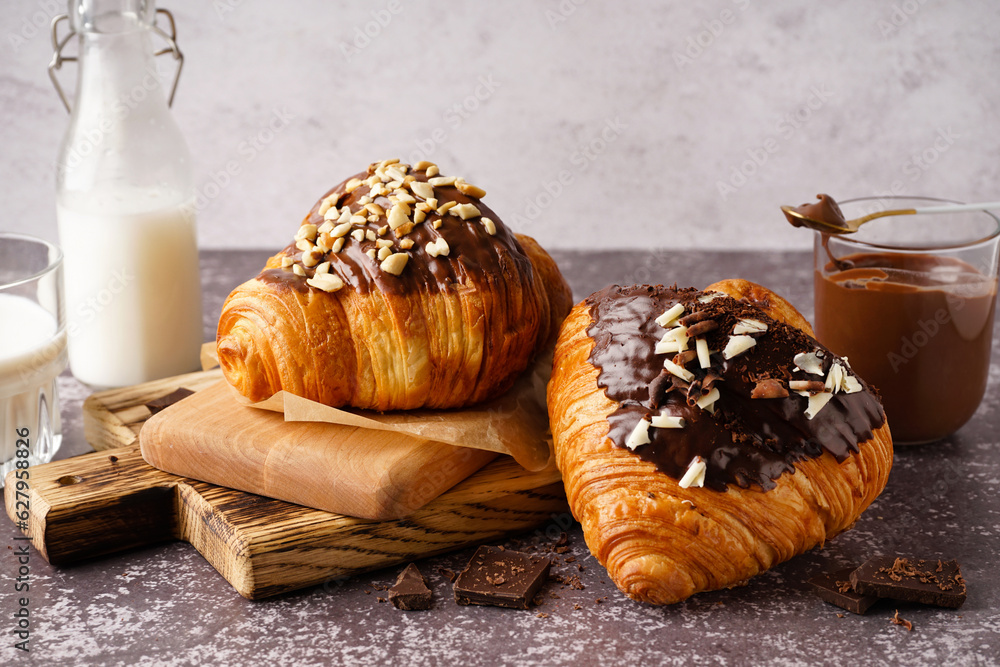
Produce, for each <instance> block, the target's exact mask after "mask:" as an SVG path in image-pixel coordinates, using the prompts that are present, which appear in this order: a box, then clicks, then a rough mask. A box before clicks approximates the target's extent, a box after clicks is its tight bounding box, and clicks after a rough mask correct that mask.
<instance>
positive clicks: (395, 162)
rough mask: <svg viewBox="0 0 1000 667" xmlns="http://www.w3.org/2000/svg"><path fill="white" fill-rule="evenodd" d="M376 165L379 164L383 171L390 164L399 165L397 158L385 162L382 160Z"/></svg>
mask: <svg viewBox="0 0 1000 667" xmlns="http://www.w3.org/2000/svg"><path fill="white" fill-rule="evenodd" d="M378 164H379V166H380V167H382V168H383V169H385V168H386V167H388V166H389V165H391V164H399V158H398V157H391V158H389V159H387V160H382V161H381V162H379V163H378Z"/></svg>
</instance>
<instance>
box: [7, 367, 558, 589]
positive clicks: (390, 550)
mask: <svg viewBox="0 0 1000 667" xmlns="http://www.w3.org/2000/svg"><path fill="white" fill-rule="evenodd" d="M220 377H221V374H220V373H219V372H218V371H206V372H202V373H191V374H188V375H185V376H179V377H177V378H171V379H168V380H160V381H157V382H153V383H148V384H146V385H138V386H136V387H130V388H126V389H118V390H112V391H108V392H101V393H98V394H95V395H93V396H91V397H90V398H89V399H88V400H87V401H86V403H85V404H84V431H85V434H86V435H87V438H88V440H89V441H90V443H91V444H92V445H93V446H94V448H95V449H97V450H99V451H98V452H96V453H93V454H86V455H84V456H78V457H74V458H72V459H66V460H63V461H56V462H53V463H48V464H45V465H42V466H35V467H33V468H32V469H31V488H30V490H29V491H28V496H29V498H28V499H29V502H30V507H31V516H30V518H29V520H28V521H27V524H28V525H27V526H26V527H25V528H24V529H22V530H23V532H24V533H25V534H27V535H30V536H31V538H32V543H33V544H34V546H35V548H36V549H37V550H38V551H39V552H40V553H41V554H42V555H43V556H44V557H45V558H46V559H47V560H49V562H51V563H53V564H55V565H67V564H71V563H75V562H78V561H80V560H84V559H89V558H95V557H99V556H103V555H108V554H112V553H116V552H119V551H123V550H126V549H129V548H133V547H139V546H143V545H148V544H152V543H156V542H161V541H166V540H174V539H179V540H184V541H187V542H189V543H191V544H192V545H193V546H194V547H195V548H196V549H198V551H199V552H200V553H201V554H202V555H203V556H204V557H205V558H206V559H207V560H208V561H209V563H211V564H212V565H213V566H214V567H215V568H216V569H217V570H218V571H219V572H220V573H221V574H222V575H223V576H224V577H225V578H226V579H227V580H228V581H229V582H230V583H231V584H232V585H233V586H234V587H235V588H236V590H237V591H238V592H239V593H240V594H241V595H243V596H244V597H247V598H250V599H259V598H264V597H268V596H271V595H276V594H279V593H284V592H287V591H292V590H296V589H299V588H304V587H307V586H313V585H317V584H323V583H324V582H329V581H333V580H335V579H337V578H338V577H343V576H347V575H351V574H356V573H360V572H366V571H370V570H375V569H379V568H382V567H387V566H390V565H395V564H397V563H402V562H406V561H411V560H416V559H419V558H423V557H426V556H431V555H434V554H439V553H445V552H448V551H453V550H456V549H460V548H463V547H465V546H469V545H473V544H479V543H482V542H487V541H490V540H495V539H498V538H500V537H502V536H504V535H507V534H510V533H516V532H523V531H525V530H530V529H532V528H535V527H537V526H541V525H543V524H545V523H548V522H551V521H553V520H559V521H562V520H564V519H565V518H566V517H567V515H566V513H567V512H568V508H567V505H566V498H565V494H564V492H563V488H562V482H560V481H559V474H558V472H557V471H554V470H547V471H542V472H535V473H532V472H528V471H526V470H524V469H523V468H521V467H520V466H518V465H517V464H516V463H515V462H514V461H513V460H512V459H510V458H509V457H498V458H497V459H496V460H494V461H493V462H491V463H489V464H488V465H486V466H485V467H483V468H482V469H480V470H479V471H478V472H476V473H475V474H473V475H472V476H471V477H469V478H467V479H465V480H464V481H462V482H459V483H458V484H457V485H455V486H454V487H452V488H451V489H449V490H448V491H446V492H445V493H444V494H442V495H441V496H439V497H437V498H436V499H434V500H432V501H431V502H429V503H428V504H427V505H425V506H424V507H422V508H420V509H419V510H417V511H415V512H414V513H413V514H412V515H410V516H408V517H406V518H405V519H401V520H390V521H375V520H366V519H358V518H352V517H348V516H344V515H341V514H336V513H331V512H324V511H321V510H315V509H309V508H306V507H303V506H300V505H294V504H291V503H287V502H284V501H281V500H273V499H270V498H265V497H262V496H258V495H254V494H250V493H246V492H243V491H237V490H233V489H228V488H225V487H220V486H216V485H213V484H208V483H206V482H198V481H195V480H192V479H188V478H184V477H180V476H177V475H171V474H168V473H164V472H162V471H160V470H157V469H156V468H153V467H152V466H150V465H149V464H148V463H146V462H145V461H144V460H143V459H142V457H141V455H140V452H139V447H138V444H137V440H138V432H139V430H140V429H141V427H142V424H143V423H144V422H145V420H146V419H147V418H148V417H149V415H150V413H149V409H148V408H146V407H145V404H146V403H148V402H149V401H151V400H153V399H155V398H159V397H161V396H164V395H166V394H169V393H171V392H172V391H174V390H175V389H177V388H178V387H180V386H183V387H186V388H188V389H198V388H204V387H206V386H208V385H211V384H213V383H215V382H216V381H217V380H218V379H219V378H220ZM12 474H13V473H12ZM4 491H5V492H4V495H5V500H6V506H7V514H8V515H9V516H10V517H11V519H12V520H13V519H15V517H16V515H17V511H18V508H17V506H16V502H17V500H18V499H19V498H18V497H17V495H16V484H15V483H14V478H13V477H10V476H9V477H8V481H7V484H6V486H5V490H4Z"/></svg>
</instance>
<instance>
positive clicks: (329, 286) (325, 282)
mask: <svg viewBox="0 0 1000 667" xmlns="http://www.w3.org/2000/svg"><path fill="white" fill-rule="evenodd" d="M306 285H309V286H310V287H315V288H316V289H318V290H323V291H324V292H336V291H337V290H339V289H340V288H342V287H343V286H344V281H343V280H342V279H341V278H340V276H338V275H336V274H333V273H317V274H316V275H315V276H313V277H312V278H309V279H308V280H306Z"/></svg>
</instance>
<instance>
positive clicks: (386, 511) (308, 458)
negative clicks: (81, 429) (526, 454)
mask: <svg viewBox="0 0 1000 667" xmlns="http://www.w3.org/2000/svg"><path fill="white" fill-rule="evenodd" d="M139 444H140V448H141V451H142V457H143V458H144V459H145V460H146V461H147V462H148V463H149V464H151V465H152V466H154V467H156V468H159V469H160V470H163V471H164V472H169V473H173V474H175V475H180V476H183V477H190V478H192V479H199V480H202V481H204V482H210V483H212V484H217V485H219V486H225V487H228V488H231V489H239V490H241V491H249V492H250V493H256V494H259V495H262V496H267V497H268V498H277V499H279V500H287V501H288V502H292V503H296V504H298V505H305V506H306V507H315V508H316V509H321V510H326V511H328V512H337V513H338V514H347V515H348V516H356V517H360V518H362V519H399V518H402V517H404V516H407V515H408V514H410V513H412V512H413V511H414V510H416V509H418V508H419V507H422V506H423V505H425V504H426V503H427V502H428V501H430V500H432V499H434V498H437V497H438V496H439V495H441V494H442V493H444V491H445V490H447V489H449V488H451V487H452V486H454V485H455V484H457V483H458V482H460V481H462V480H463V479H465V478H466V477H468V476H469V475H471V474H472V473H473V472H475V471H476V470H479V469H480V468H482V467H483V466H484V465H486V464H487V463H489V462H490V461H492V460H493V459H495V458H496V457H497V454H495V453H493V452H486V451H483V450H480V449H470V448H467V447H454V446H452V445H447V444H444V443H441V442H432V441H429V440H423V439H418V438H414V437H411V436H408V435H403V434H400V433H394V432H392V431H374V430H371V429H362V428H357V427H353V426H342V425H340V424H325V423H317V422H286V421H285V420H284V417H283V416H282V415H281V414H279V413H277V412H271V411H269V410H261V409H257V408H250V407H247V406H245V405H240V404H239V403H238V402H237V401H236V398H235V397H234V396H233V392H232V390H231V389H230V388H229V385H228V384H226V382H225V380H220V381H218V382H216V383H215V384H213V385H210V386H209V387H208V388H206V389H202V390H201V391H199V392H198V393H196V394H195V395H194V396H189V397H188V398H185V399H184V400H182V401H180V402H179V403H177V404H176V405H173V406H171V407H169V408H167V409H166V410H163V411H162V412H160V413H158V414H156V415H154V416H153V417H152V418H150V419H149V421H147V422H146V425H145V426H144V427H143V429H142V433H141V434H140V435H139Z"/></svg>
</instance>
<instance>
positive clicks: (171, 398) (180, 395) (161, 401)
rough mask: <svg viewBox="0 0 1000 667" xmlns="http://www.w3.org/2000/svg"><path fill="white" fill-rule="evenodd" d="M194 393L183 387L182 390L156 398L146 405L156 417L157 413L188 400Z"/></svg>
mask: <svg viewBox="0 0 1000 667" xmlns="http://www.w3.org/2000/svg"><path fill="white" fill-rule="evenodd" d="M193 393H194V392H193V391H191V390H190V389H185V388H184V387H181V388H180V389H177V390H176V391H173V392H171V393H169V394H167V395H166V396H160V397H159V398H154V399H153V400H151V401H150V402H149V403H146V407H147V408H149V411H150V412H151V413H152V414H154V415H155V414H156V413H157V412H162V411H163V410H166V409H167V408H169V407H170V406H171V405H173V404H174V403H177V402H179V401H181V400H183V399H185V398H187V397H188V396H190V395H191V394H193Z"/></svg>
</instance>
